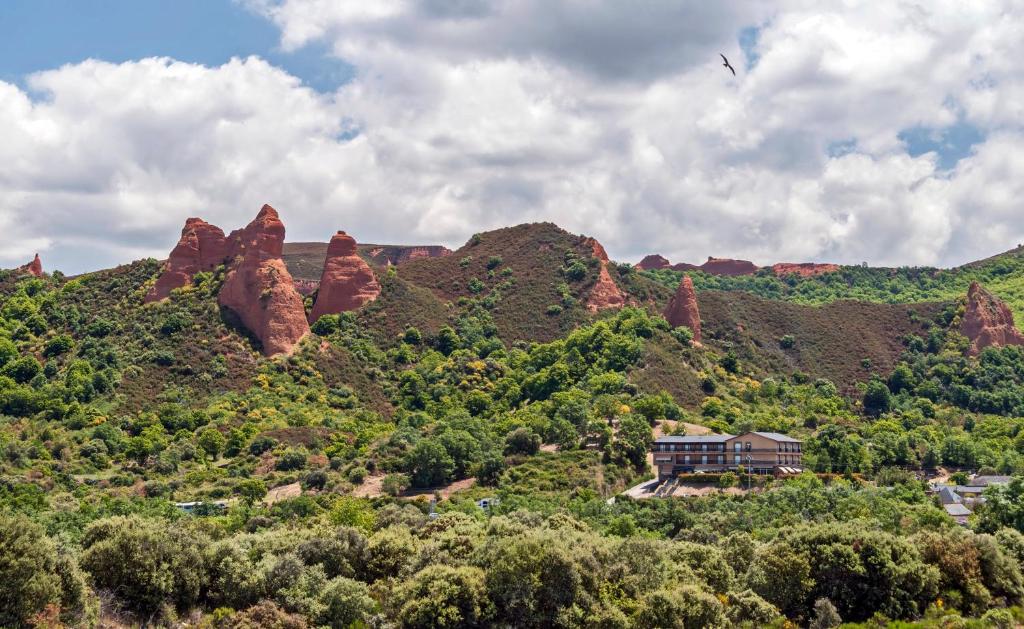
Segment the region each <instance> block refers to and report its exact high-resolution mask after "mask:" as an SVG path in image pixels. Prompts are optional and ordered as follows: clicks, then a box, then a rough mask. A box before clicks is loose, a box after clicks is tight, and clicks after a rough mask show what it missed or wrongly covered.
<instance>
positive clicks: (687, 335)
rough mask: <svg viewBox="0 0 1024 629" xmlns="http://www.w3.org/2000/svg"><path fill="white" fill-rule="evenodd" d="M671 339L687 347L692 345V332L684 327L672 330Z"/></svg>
mask: <svg viewBox="0 0 1024 629" xmlns="http://www.w3.org/2000/svg"><path fill="white" fill-rule="evenodd" d="M672 337H673V338H675V340H677V341H679V342H680V343H682V344H683V345H686V346H687V347H689V346H690V345H692V344H693V330H691V329H690V328H688V327H686V326H685V325H681V326H679V327H676V328H672Z"/></svg>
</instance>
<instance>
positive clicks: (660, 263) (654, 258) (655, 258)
mask: <svg viewBox="0 0 1024 629" xmlns="http://www.w3.org/2000/svg"><path fill="white" fill-rule="evenodd" d="M636 268H638V269H640V270H641V271H653V270H655V269H667V268H669V261H668V259H667V258H665V257H663V256H660V255H658V254H656V253H653V254H651V255H649V256H644V259H643V260H641V261H640V262H638V263H637V265H636Z"/></svg>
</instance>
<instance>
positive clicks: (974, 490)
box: [953, 485, 985, 495]
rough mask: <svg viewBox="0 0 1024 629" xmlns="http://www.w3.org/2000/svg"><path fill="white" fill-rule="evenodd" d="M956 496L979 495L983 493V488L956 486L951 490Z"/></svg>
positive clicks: (977, 486) (978, 486)
mask: <svg viewBox="0 0 1024 629" xmlns="http://www.w3.org/2000/svg"><path fill="white" fill-rule="evenodd" d="M953 491H955V492H956V493H958V494H961V495H963V494H980V493H981V492H983V491H985V487H983V486H980V485H957V486H956V488H955V489H954V490H953Z"/></svg>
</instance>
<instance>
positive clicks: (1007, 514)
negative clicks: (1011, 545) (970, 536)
mask: <svg viewBox="0 0 1024 629" xmlns="http://www.w3.org/2000/svg"><path fill="white" fill-rule="evenodd" d="M1002 527H1007V528H1012V529H1016V530H1018V531H1020V532H1022V533H1024V478H1020V477H1017V478H1014V479H1013V480H1011V481H1010V482H1009V483H1008V484H1006V485H995V486H991V487H988V488H987V489H986V490H985V504H984V506H982V507H981V508H980V509H978V528H979V529H980V530H982V531H987V532H990V533H994V532H996V531H998V530H999V529H1000V528H1002Z"/></svg>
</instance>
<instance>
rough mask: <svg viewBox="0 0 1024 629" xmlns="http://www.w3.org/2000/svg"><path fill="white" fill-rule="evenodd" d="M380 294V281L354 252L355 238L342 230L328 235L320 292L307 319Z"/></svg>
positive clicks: (345, 308) (356, 305)
mask: <svg viewBox="0 0 1024 629" xmlns="http://www.w3.org/2000/svg"><path fill="white" fill-rule="evenodd" d="M378 295H380V284H379V283H378V282H377V278H376V277H375V276H374V275H373V271H372V270H371V269H370V265H368V264H367V263H366V262H365V261H364V260H363V259H362V258H360V257H359V254H358V253H357V252H356V241H355V239H354V238H352V237H351V236H349V235H348V234H346V233H345V232H343V231H339V232H338V233H336V234H334V236H333V237H331V244H330V245H328V247H327V260H326V261H325V262H324V271H323V274H322V275H321V276H320V292H318V293H317V296H316V303H314V304H313V312H312V313H310V316H309V320H310V321H316V320H317V319H319V318H320V317H321V316H323V315H325V314H336V313H339V312H347V311H349V310H356V309H358V308H361V307H363V306H364V305H365V304H367V303H368V302H371V301H373V300H374V299H377V296H378Z"/></svg>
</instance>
